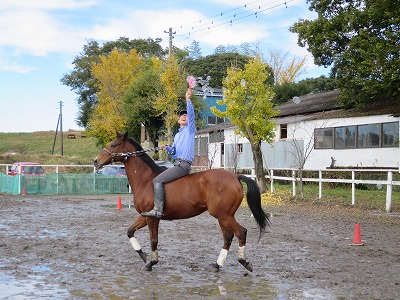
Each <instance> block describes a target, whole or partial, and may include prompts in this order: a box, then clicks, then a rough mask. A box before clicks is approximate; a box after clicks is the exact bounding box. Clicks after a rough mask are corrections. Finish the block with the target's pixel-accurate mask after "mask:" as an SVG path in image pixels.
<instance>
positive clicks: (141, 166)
mask: <svg viewBox="0 0 400 300" xmlns="http://www.w3.org/2000/svg"><path fill="white" fill-rule="evenodd" d="M148 151H150V149H149V150H144V149H143V148H142V147H141V146H140V144H139V143H138V142H137V141H135V140H133V139H132V138H130V137H129V136H128V133H127V132H126V133H124V134H121V133H117V136H116V138H115V139H114V140H113V141H112V142H111V143H110V144H109V145H108V146H107V147H105V148H104V149H103V150H101V152H100V153H99V154H98V156H97V157H96V158H95V160H94V162H93V163H94V165H95V167H96V168H100V167H102V166H104V165H107V164H110V163H113V162H122V163H123V164H124V165H125V170H126V175H127V177H128V181H129V184H130V186H131V188H132V192H133V195H134V197H133V198H134V200H133V201H134V207H135V209H136V211H137V212H138V213H139V217H138V218H137V219H136V220H135V222H134V223H133V224H132V225H131V226H130V227H129V228H128V230H127V235H128V238H129V240H130V242H131V244H132V247H133V249H134V250H135V251H136V252H137V253H138V254H139V256H140V258H141V259H142V260H143V261H144V262H145V264H146V263H147V254H146V253H145V252H144V251H143V250H142V247H141V245H140V243H139V241H138V240H137V239H136V237H135V232H136V231H138V230H139V229H141V228H143V227H145V226H146V225H147V226H148V227H149V231H150V245H151V260H150V262H149V263H147V264H146V265H145V269H146V270H147V271H151V270H152V267H153V266H154V265H155V264H157V263H158V250H157V246H158V228H159V222H160V219H156V218H152V217H144V216H142V215H140V213H142V212H146V211H149V210H151V209H152V208H153V206H154V201H153V195H154V191H153V182H152V180H153V178H154V177H155V176H156V175H157V174H159V173H160V172H162V171H163V170H164V169H163V168H162V167H159V166H158V165H157V164H156V163H155V162H154V160H153V159H152V158H151V157H150V156H149V155H147V154H146V152H148ZM241 182H244V183H245V184H246V185H247V191H246V199H247V202H248V205H249V208H250V210H251V212H252V214H253V216H254V219H255V221H256V223H257V224H258V227H259V230H260V232H259V239H260V238H261V236H262V234H263V233H264V231H265V228H266V226H267V225H269V224H270V220H269V216H268V214H267V213H265V212H264V211H263V209H262V206H261V195H260V189H259V188H258V185H257V183H256V182H255V181H254V180H253V179H251V178H248V177H246V176H244V175H238V174H234V173H231V172H229V171H226V170H223V169H209V170H206V171H201V172H196V173H191V174H189V175H187V176H184V177H182V178H179V179H177V180H174V181H171V182H169V183H167V184H165V198H164V199H165V207H164V216H163V217H162V219H161V220H177V219H187V218H192V217H194V216H197V215H199V214H201V213H203V212H205V211H207V210H208V212H209V213H210V215H211V216H213V217H215V218H216V219H217V220H218V222H219V226H220V228H221V230H222V235H223V240H224V243H223V248H222V249H221V251H220V254H219V256H218V259H217V261H216V262H215V263H212V264H211V265H212V266H213V267H214V268H215V269H216V270H220V269H221V268H222V267H223V265H224V263H225V260H226V257H227V254H228V250H229V248H230V246H231V243H232V240H233V237H234V236H236V238H237V240H238V241H239V249H238V262H239V263H240V264H241V265H243V266H244V267H245V268H246V269H247V270H248V271H250V272H252V271H253V267H252V264H251V263H250V262H248V261H247V260H246V256H245V246H246V235H247V229H246V228H244V227H243V226H241V225H240V224H239V223H238V222H237V221H236V220H235V217H234V215H235V212H236V211H237V209H238V208H239V206H240V204H241V202H242V200H243V197H244V187H243V185H242V183H241Z"/></svg>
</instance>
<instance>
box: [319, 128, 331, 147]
mask: <svg viewBox="0 0 400 300" xmlns="http://www.w3.org/2000/svg"><path fill="white" fill-rule="evenodd" d="M314 148H315V149H330V148H333V128H316V129H315V130H314Z"/></svg>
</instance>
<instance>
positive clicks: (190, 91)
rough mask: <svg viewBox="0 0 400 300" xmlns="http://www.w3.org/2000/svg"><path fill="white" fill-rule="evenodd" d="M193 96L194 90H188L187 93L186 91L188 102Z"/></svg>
mask: <svg viewBox="0 0 400 300" xmlns="http://www.w3.org/2000/svg"><path fill="white" fill-rule="evenodd" d="M191 96H192V89H187V91H186V100H190V97H191Z"/></svg>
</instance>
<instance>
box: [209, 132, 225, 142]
mask: <svg viewBox="0 0 400 300" xmlns="http://www.w3.org/2000/svg"><path fill="white" fill-rule="evenodd" d="M223 141H224V131H213V132H210V141H209V142H210V143H218V142H223Z"/></svg>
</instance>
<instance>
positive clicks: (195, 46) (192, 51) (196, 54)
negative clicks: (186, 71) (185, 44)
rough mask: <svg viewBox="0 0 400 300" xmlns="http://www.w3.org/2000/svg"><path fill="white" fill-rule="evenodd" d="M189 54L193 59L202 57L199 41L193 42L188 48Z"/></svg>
mask: <svg viewBox="0 0 400 300" xmlns="http://www.w3.org/2000/svg"><path fill="white" fill-rule="evenodd" d="M188 52H189V57H190V58H192V59H198V58H200V57H201V48H200V43H199V42H197V41H193V42H192V43H191V44H190V46H189V48H188Z"/></svg>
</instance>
